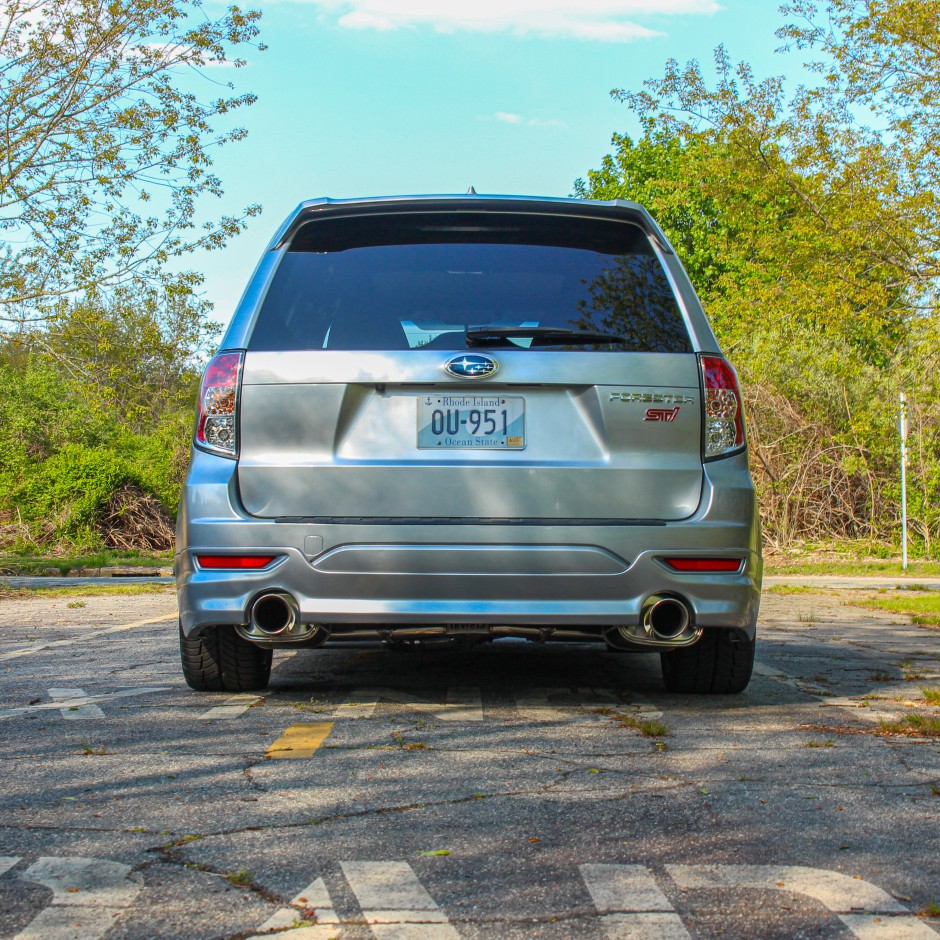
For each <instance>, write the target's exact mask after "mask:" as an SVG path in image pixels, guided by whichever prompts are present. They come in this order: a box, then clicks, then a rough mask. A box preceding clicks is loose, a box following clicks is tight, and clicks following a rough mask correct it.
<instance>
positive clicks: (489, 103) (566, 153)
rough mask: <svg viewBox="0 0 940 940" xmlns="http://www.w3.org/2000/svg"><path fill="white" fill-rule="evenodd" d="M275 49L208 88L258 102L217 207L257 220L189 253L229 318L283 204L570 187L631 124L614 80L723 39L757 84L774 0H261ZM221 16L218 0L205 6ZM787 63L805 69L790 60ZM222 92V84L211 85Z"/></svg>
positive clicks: (705, 54)
mask: <svg viewBox="0 0 940 940" xmlns="http://www.w3.org/2000/svg"><path fill="white" fill-rule="evenodd" d="M245 6H248V7H254V8H258V9H261V10H262V13H263V17H262V21H261V37H260V38H261V41H263V42H264V43H265V44H266V45H267V47H268V48H267V50H266V51H265V52H263V53H258V52H255V51H254V50H247V53H242V55H243V57H244V58H246V60H247V65H246V66H244V67H243V68H239V69H234V68H217V69H210V70H207V72H206V80H207V81H208V82H212V81H222V82H225V81H232V82H234V84H235V87H236V90H238V91H252V92H254V93H256V94H257V95H258V101H257V103H256V104H254V105H253V106H252V107H250V108H248V109H244V110H241V111H239V112H238V113H237V123H238V124H239V125H240V126H243V127H244V128H246V129H247V131H248V137H247V139H246V140H244V141H242V142H239V143H234V144H231V145H229V146H228V147H225V148H222V149H220V150H219V151H218V153H217V156H216V170H217V172H218V175H219V176H220V177H221V178H222V182H223V187H224V189H225V196H224V197H223V199H222V200H221V202H219V201H215V200H212V199H211V198H207V199H206V203H205V206H204V209H205V211H206V212H207V213H208V212H209V211H213V212H216V213H217V212H220V211H224V212H237V211H238V210H239V208H240V207H243V206H246V205H248V204H251V203H260V204H261V205H262V207H263V212H262V214H261V215H260V216H259V217H257V218H254V219H252V220H250V223H249V226H248V228H247V230H246V232H245V233H243V234H242V235H240V236H239V237H237V238H235V239H233V240H232V241H231V242H229V244H228V245H227V246H226V247H225V248H224V249H222V250H221V251H215V252H211V253H205V254H200V255H195V256H191V257H190V258H189V259H188V263H187V267H192V268H195V269H197V270H200V271H202V272H204V274H205V283H204V286H203V288H204V292H205V296H206V297H207V299H209V300H210V301H212V302H213V304H214V305H215V310H214V313H213V319H215V320H217V321H219V322H220V323H222V324H223V325H224V324H226V323H227V322H228V321H229V319H230V318H231V315H232V313H233V312H234V309H235V306H236V304H237V302H238V298H239V297H240V295H241V292H242V290H243V289H244V287H245V285H246V284H247V281H248V278H249V277H250V275H251V272H252V270H253V269H254V266H255V264H256V263H257V261H258V259H259V257H260V256H261V254H262V252H263V250H264V248H265V246H266V245H267V243H268V241H269V239H270V238H271V236H272V234H273V233H274V231H275V230H276V229H277V228H278V226H279V225H280V223H281V222H282V221H283V219H284V218H285V217H286V216H287V215H288V213H289V212H290V211H291V210H292V209H293V208H294V207H295V206H296V205H297V204H298V203H300V202H301V201H303V200H305V199H311V198H315V197H318V196H332V197H361V196H377V195H399V194H417V193H464V192H466V191H467V188H468V187H469V186H471V185H472V186H473V187H474V188H475V189H476V190H477V192H479V193H501V194H527V195H528V194H532V195H543V196H568V195H571V194H572V190H573V184H574V181H575V180H576V179H578V178H579V177H582V176H584V175H586V174H587V172H588V171H589V170H591V169H594V168H597V167H598V166H599V165H600V162H601V160H602V158H603V157H604V155H605V154H607V153H609V152H610V150H611V147H610V139H611V136H612V134H614V133H615V132H616V133H625V132H626V133H630V132H631V131H635V129H636V125H635V122H634V120H633V118H632V116H631V114H630V113H629V112H628V111H627V109H626V107H625V106H624V105H622V104H619V103H617V102H615V101H613V100H612V99H611V98H610V91H611V89H613V88H629V89H634V90H636V89H639V88H640V87H641V86H642V83H643V81H644V79H646V78H649V77H655V76H659V75H660V74H662V71H663V66H664V64H665V62H666V60H667V59H669V58H676V59H678V60H680V61H682V62H684V61H686V60H688V59H690V58H696V59H699V60H701V61H702V62H707V61H709V60H710V58H711V56H712V52H713V50H714V48H715V47H716V46H717V45H719V44H721V43H723V44H724V45H725V46H726V47H727V48H728V51H729V53H730V54H731V56H732V58H733V59H735V60H738V59H747V60H748V61H750V62H751V63H752V64H753V66H754V68H755V71H756V72H757V74H758V75H759V76H762V75H766V74H777V73H779V72H783V71H784V67H785V65H786V64H787V63H785V62H784V61H783V59H782V57H780V56H776V55H775V54H774V50H775V49H776V48H777V47H778V46H779V45H780V42H779V40H777V39H776V37H775V36H774V30H775V29H776V28H777V27H778V26H779V25H780V24H781V22H782V19H781V15H780V13H779V12H778V0H261V2H260V3H259V2H255V3H246V4H245ZM206 9H207V12H208V13H209V14H213V13H215V14H219V13H221V11H222V6H221V5H216V4H215V0H209V2H207V3H206ZM791 68H792V65H791ZM210 93H212V89H211V86H210Z"/></svg>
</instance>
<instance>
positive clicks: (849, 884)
mask: <svg viewBox="0 0 940 940" xmlns="http://www.w3.org/2000/svg"><path fill="white" fill-rule="evenodd" d="M666 870H667V871H668V872H669V874H670V876H671V877H672V879H673V880H674V881H675V882H676V884H677V885H678V886H679V887H680V888H734V889H740V888H757V889H759V890H762V891H775V890H776V891H788V892H791V893H793V894H802V895H805V896H806V897H809V898H814V899H815V900H817V901H819V903H820V904H822V905H823V906H824V907H825V908H827V909H828V910H830V911H832V912H833V913H834V914H837V915H839V919H840V920H841V921H842V923H844V924H845V926H846V927H848V928H849V930H851V931H852V933H854V934H855V936H856V937H858V938H859V940H876V938H877V940H926V938H935V937H936V936H937V934H936V933H935V932H934V931H933V930H931V929H930V927H928V926H927V925H926V924H924V923H921V922H920V921H918V920H917V918H915V917H912V916H910V912H909V911H908V909H907V908H906V907H904V905H903V904H901V903H900V902H899V901H896V900H895V899H894V898H893V897H891V895H890V894H888V893H887V892H886V891H882V889H881V888H879V887H878V886H877V885H873V884H872V883H871V882H869V881H863V880H861V879H860V878H852V877H850V876H849V875H843V874H841V873H840V872H835V871H827V870H826V869H823V868H807V867H805V866H802V865H667V866H666ZM886 914H887V915H894V914H902V915H907V916H902V917H893V916H887V917H884V916H882V917H880V918H879V919H876V918H878V915H886ZM923 928H926V930H927V932H926V933H925V932H924V929H923Z"/></svg>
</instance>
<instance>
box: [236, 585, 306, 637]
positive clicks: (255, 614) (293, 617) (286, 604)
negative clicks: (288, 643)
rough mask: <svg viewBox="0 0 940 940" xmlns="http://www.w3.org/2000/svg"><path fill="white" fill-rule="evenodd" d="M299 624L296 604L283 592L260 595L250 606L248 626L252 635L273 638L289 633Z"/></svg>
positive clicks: (298, 612) (298, 610)
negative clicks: (258, 634)
mask: <svg viewBox="0 0 940 940" xmlns="http://www.w3.org/2000/svg"><path fill="white" fill-rule="evenodd" d="M299 623H300V608H299V607H298V606H297V602H296V601H295V600H294V598H293V597H291V595H290V594H287V593H285V592H283V591H271V592H269V593H267V594H262V595H261V596H260V597H258V598H256V599H255V602H254V603H253V604H252V605H251V615H250V617H249V625H250V627H251V629H252V632H254V633H256V634H257V633H260V634H261V635H262V636H266V637H275V636H280V635H281V634H283V633H290V632H291V631H292V630H294V629H295V628H296V627H297V626H298V624H299Z"/></svg>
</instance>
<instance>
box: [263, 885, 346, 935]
mask: <svg viewBox="0 0 940 940" xmlns="http://www.w3.org/2000/svg"><path fill="white" fill-rule="evenodd" d="M290 903H291V906H290V907H282V908H281V909H280V910H279V911H276V912H275V913H274V914H273V915H272V916H271V917H269V918H268V919H267V920H266V921H265V922H264V923H263V924H262V925H261V926H260V927H259V928H258V930H259V931H261V932H262V933H263V932H264V931H271V930H288V929H290V928H291V927H293V925H294V924H295V923H297V921H298V919H299V918H301V917H302V916H303V913H304V912H305V911H309V910H313V912H314V915H315V917H316V924H313V925H311V926H308V927H294V928H293V929H292V930H291V931H290V940H333V938H334V937H336V936H338V934H339V923H340V921H339V918H338V917H337V916H336V911H335V910H334V909H333V901H332V899H331V898H330V894H329V892H328V891H327V890H326V885H325V884H324V883H323V879H322V878H317V879H316V880H315V881H312V882H311V883H310V884H309V885H307V887H306V888H304V889H303V891H299V892H298V893H297V894H296V895H295V896H294V897H293V898H292V899H291V902H290ZM248 940H264V938H263V937H262V936H261V935H260V934H259V935H255V936H253V937H249V938H248Z"/></svg>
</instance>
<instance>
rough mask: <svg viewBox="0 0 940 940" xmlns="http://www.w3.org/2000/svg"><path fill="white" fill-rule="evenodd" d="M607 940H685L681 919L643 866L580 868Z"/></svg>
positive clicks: (687, 933) (593, 866)
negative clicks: (599, 915) (600, 915)
mask: <svg viewBox="0 0 940 940" xmlns="http://www.w3.org/2000/svg"><path fill="white" fill-rule="evenodd" d="M580 870H581V877H582V878H583V879H584V883H585V884H586V885H587V889H588V891H589V892H590V893H591V898H592V899H593V901H594V906H595V907H596V908H597V910H598V912H599V913H600V914H602V915H603V916H602V917H601V924H602V926H603V928H604V933H605V934H606V935H607V938H608V940H689V932H688V931H687V930H686V929H685V926H684V924H683V923H682V920H681V918H680V917H679V915H678V914H677V913H676V912H675V908H673V906H672V905H671V904H670V903H669V899H668V898H667V897H666V895H665V894H663V892H662V891H661V890H660V888H659V885H657V884H656V881H655V880H654V878H653V875H652V873H651V872H650V871H649V869H647V868H646V867H645V866H643V865H600V864H595V865H581V866H580Z"/></svg>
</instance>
